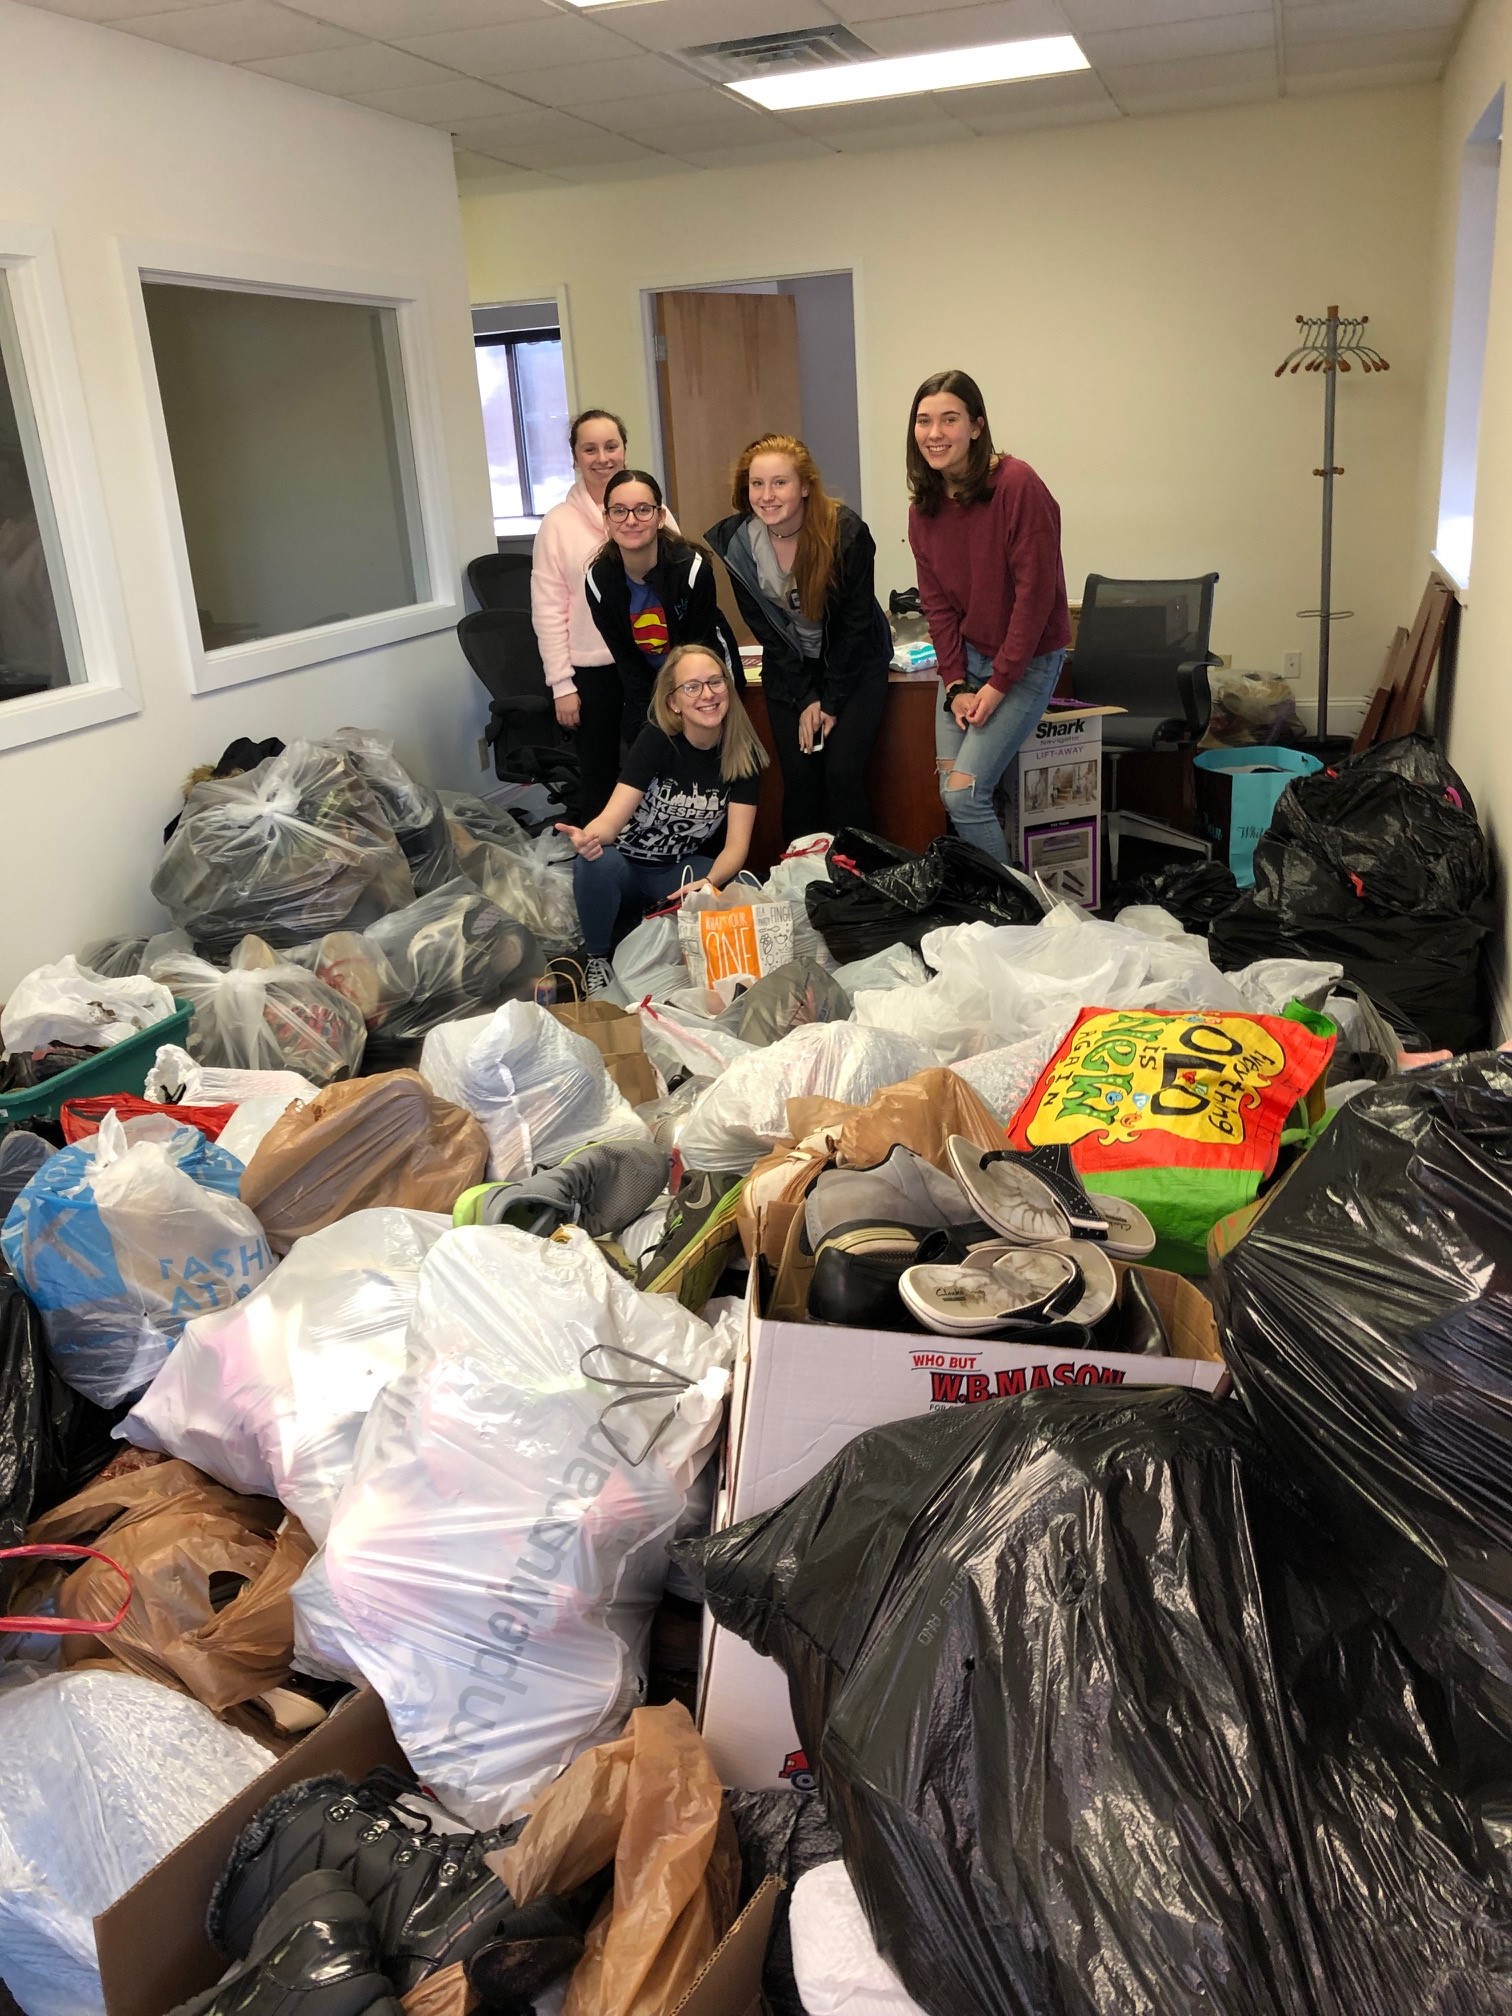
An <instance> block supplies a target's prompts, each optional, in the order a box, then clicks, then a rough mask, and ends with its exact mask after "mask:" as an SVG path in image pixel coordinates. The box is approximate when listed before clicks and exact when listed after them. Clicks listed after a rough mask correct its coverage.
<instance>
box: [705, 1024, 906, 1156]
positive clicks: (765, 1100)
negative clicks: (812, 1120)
mask: <svg viewBox="0 0 1512 2016" xmlns="http://www.w3.org/2000/svg"><path fill="white" fill-rule="evenodd" d="M938 1061H939V1059H938V1058H937V1057H936V1055H935V1053H934V1051H933V1049H931V1048H929V1047H927V1046H926V1045H925V1044H923V1043H920V1042H916V1041H915V1040H914V1039H913V1038H912V1037H909V1036H903V1035H898V1034H895V1033H894V1032H893V1031H891V1030H885V1029H863V1028H861V1027H859V1026H858V1025H857V1024H856V1023H854V1022H811V1023H809V1024H808V1025H807V1027H805V1028H802V1029H795V1030H794V1031H793V1032H792V1034H791V1035H790V1036H784V1037H783V1038H782V1040H781V1042H780V1043H773V1044H772V1045H771V1046H770V1047H769V1048H768V1049H765V1050H755V1051H752V1052H751V1053H750V1054H749V1055H748V1056H745V1057H741V1058H738V1059H737V1060H736V1061H735V1062H734V1063H733V1064H731V1065H730V1066H729V1068H728V1069H727V1070H726V1071H725V1072H724V1073H723V1074H722V1075H721V1076H720V1077H718V1078H716V1079H715V1080H714V1083H713V1084H712V1085H711V1086H710V1087H709V1089H708V1090H707V1091H706V1092H705V1093H704V1094H703V1096H702V1097H701V1098H700V1099H699V1101H698V1103H697V1105H696V1106H695V1107H694V1108H693V1110H692V1112H691V1113H690V1114H689V1115H688V1118H687V1120H686V1122H685V1123H684V1125H683V1130H682V1135H681V1140H680V1144H679V1145H680V1147H681V1151H682V1158H683V1163H684V1165H685V1166H686V1167H687V1168H689V1169H709V1170H728V1171H730V1172H731V1173H737V1172H740V1171H744V1170H747V1169H749V1168H750V1167H751V1165H752V1164H753V1163H754V1162H756V1161H757V1160H758V1159H759V1158H760V1157H761V1156H763V1155H765V1154H766V1153H767V1152H768V1150H769V1149H771V1148H772V1147H773V1146H775V1144H776V1143H777V1142H779V1141H785V1140H786V1139H787V1138H788V1134H789V1128H788V1111H787V1108H788V1101H789V1099H815V1098H817V1099H839V1100H842V1101H843V1102H844V1103H845V1104H846V1105H850V1106H864V1105H865V1104H866V1102H867V1100H868V1099H870V1098H871V1096H872V1094H873V1093H875V1092H880V1091H881V1089H882V1087H883V1086H884V1085H893V1084H896V1082H897V1081H898V1079H900V1078H911V1077H912V1076H913V1075H914V1073H915V1072H916V1071H924V1070H927V1069H928V1068H929V1066H930V1065H932V1064H936V1063H938Z"/></svg>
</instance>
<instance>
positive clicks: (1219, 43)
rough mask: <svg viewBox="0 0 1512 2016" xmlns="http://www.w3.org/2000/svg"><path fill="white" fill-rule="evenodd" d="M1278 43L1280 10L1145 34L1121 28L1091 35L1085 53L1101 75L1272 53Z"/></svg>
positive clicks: (1161, 27)
mask: <svg viewBox="0 0 1512 2016" xmlns="http://www.w3.org/2000/svg"><path fill="white" fill-rule="evenodd" d="M1275 40H1276V16H1275V10H1274V9H1273V8H1270V7H1265V8H1255V9H1253V11H1252V12H1250V13H1247V14H1215V15H1213V16H1212V17H1211V18H1210V19H1209V20H1206V21H1169V22H1165V23H1157V24H1153V25H1151V26H1149V27H1146V28H1120V29H1117V30H1116V31H1115V32H1114V33H1112V34H1104V35H1088V36H1087V37H1086V40H1085V42H1084V43H1083V47H1084V48H1085V50H1086V52H1087V54H1088V56H1089V57H1090V58H1091V59H1092V62H1093V64H1094V65H1095V66H1096V67H1097V68H1098V69H1099V70H1101V69H1104V68H1107V69H1110V70H1111V69H1123V68H1127V67H1128V66H1129V65H1130V64H1133V63H1172V62H1179V61H1180V59H1181V58H1182V57H1184V56H1226V55H1228V54H1229V53H1230V52H1231V51H1233V50H1236V49H1271V48H1274V46H1275Z"/></svg>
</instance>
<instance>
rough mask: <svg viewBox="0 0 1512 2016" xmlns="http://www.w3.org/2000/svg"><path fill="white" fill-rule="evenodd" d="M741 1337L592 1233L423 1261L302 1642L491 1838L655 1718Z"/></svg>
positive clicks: (447, 1250) (473, 1245)
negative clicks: (629, 1720) (682, 1557)
mask: <svg viewBox="0 0 1512 2016" xmlns="http://www.w3.org/2000/svg"><path fill="white" fill-rule="evenodd" d="M733 1336H734V1333H733V1330H732V1329H731V1330H725V1331H723V1332H717V1331H714V1330H711V1329H710V1328H709V1327H708V1325H707V1324H705V1323H702V1322H700V1320H699V1319H698V1318H697V1317H695V1316H691V1315H690V1314H689V1313H688V1311H687V1310H685V1309H682V1308H681V1307H679V1306H678V1305H677V1304H676V1303H675V1302H674V1301H673V1300H672V1299H671V1298H670V1297H668V1296H664V1295H642V1294H640V1293H639V1292H638V1291H637V1290H636V1289H635V1288H633V1287H632V1286H631V1285H630V1283H629V1282H628V1281H626V1280H624V1279H623V1278H622V1277H621V1276H620V1275H618V1274H617V1273H616V1272H615V1271H614V1270H613V1269H612V1268H611V1267H610V1266H609V1265H608V1263H607V1262H606V1261H605V1259H604V1258H603V1256H602V1254H600V1252H599V1251H598V1249H597V1247H596V1246H595V1245H594V1244H593V1242H592V1240H590V1239H589V1238H588V1237H587V1235H586V1234H584V1233H583V1232H581V1231H577V1230H574V1231H571V1232H568V1233H567V1234H566V1235H565V1236H564V1237H561V1238H557V1239H551V1240H544V1239H536V1238H533V1237H531V1235H530V1234H528V1233H525V1232H517V1231H515V1230H514V1229H513V1228H512V1227H509V1226H469V1227H465V1228H463V1229H461V1230H458V1231H454V1232H450V1233H447V1234H446V1235H445V1236H444V1237H443V1238H441V1239H440V1240H438V1242H437V1243H436V1245H435V1246H433V1247H432V1249H431V1251H430V1252H429V1253H428V1254H427V1255H426V1258H425V1260H424V1262H423V1264H422V1266H421V1269H420V1287H419V1299H418V1302H417V1306H416V1309H415V1314H414V1318H413V1321H412V1324H411V1327H410V1342H409V1353H408V1362H407V1363H406V1366H405V1369H404V1371H403V1372H402V1373H401V1374H400V1376H399V1377H398V1378H397V1379H394V1380H391V1381H390V1383H389V1384H388V1385H387V1386H386V1387H385V1388H384V1389H383V1391H382V1393H381V1394H380V1395H379V1396H378V1399H377V1400H376V1401H375V1402H374V1405H373V1408H372V1411H371V1413H370V1414H369V1415H368V1418H367V1421H366V1423H365V1425H364V1427H363V1430H362V1434H361V1437H360V1439H359V1442H358V1448H357V1459H356V1467H355V1470H354V1472H353V1475H352V1478H351V1481H350V1482H349V1483H348V1485H347V1487H346V1489H345V1490H344V1491H343V1493H342V1495H341V1499H340V1502H339V1504H338V1505H337V1508H336V1516H335V1518H334V1520H333V1522H332V1525H331V1530H330V1534H329V1536H328V1538H327V1542H326V1547H325V1553H324V1565H323V1570H322V1573H321V1574H320V1575H317V1576H315V1577H313V1578H312V1579H311V1590H312V1592H313V1593H314V1594H315V1595H316V1598H317V1601H318V1602H321V1601H323V1603H324V1605H325V1606H326V1607H325V1611H324V1614H322V1615H320V1616H318V1617H317V1618H316V1619H315V1620H314V1630H313V1632H310V1633H308V1636H307V1637H306V1642H309V1638H310V1637H313V1640H314V1642H315V1643H316V1644H317V1645H322V1644H331V1643H333V1644H334V1645H335V1646H336V1647H337V1648H338V1649H339V1651H340V1653H341V1656H343V1657H344V1658H345V1659H346V1660H348V1661H349V1662H350V1663H351V1664H352V1665H354V1666H356V1667H358V1668H359V1669H360V1670H361V1672H362V1673H363V1674H364V1675H365V1676H366V1678H367V1679H368V1680H369V1681H370V1682H371V1684H372V1685H373V1686H374V1687H375V1688H376V1689H377V1691H378V1692H379V1694H380V1695H381V1696H382V1697H383V1701H384V1705H385V1706H386V1708H387V1709H388V1713H389V1720H390V1721H391V1723H392V1724H393V1728H394V1733H395V1735H396V1736H397V1737H398V1739H399V1741H400V1743H401V1744H402V1745H403V1747H404V1750H405V1753H406V1755H407V1756H408V1757H409V1759H410V1761H411V1762H412V1763H413V1764H414V1766H415V1769H416V1771H417V1772H418V1774H419V1775H420V1777H421V1778H422V1779H423V1780H424V1782H425V1783H426V1784H428V1785H430V1786H431V1787H433V1788H434V1790H435V1791H436V1792H437V1793H438V1794H439V1796H440V1797H441V1798H442V1799H444V1800H445V1801H446V1803H447V1804H448V1805H449V1806H450V1807H452V1808H453V1810H454V1811H456V1812H457V1813H459V1814H461V1815H462V1816H463V1817H465V1818H466V1819H468V1820H469V1821H470V1822H471V1823H472V1824H473V1825H474V1826H478V1827H490V1826H494V1825H496V1824H497V1823H498V1822H499V1821H500V1820H502V1819H503V1818H504V1817H505V1816H506V1815H507V1814H509V1813H512V1812H517V1811H519V1810H521V1809H522V1808H523V1807H525V1806H527V1805H528V1804H530V1803H531V1801H532V1800H533V1798H534V1796H535V1795H536V1794H537V1793H539V1792H540V1791H541V1790H542V1789H543V1788H544V1787H545V1786H547V1785H548V1784H550V1782H551V1781H552V1779H554V1778H555V1777H556V1776H557V1774H558V1773H559V1772H561V1771H562V1770H563V1769H565V1767H566V1766H567V1765H568V1764H569V1763H570V1762H571V1760H572V1759H573V1757H575V1756H576V1755H577V1754H578V1752H579V1751H581V1750H584V1749H586V1748H588V1747H589V1746H590V1745H591V1744H593V1743H596V1742H599V1741H601V1740H603V1739H604V1738H605V1737H607V1736H611V1735H614V1734H617V1733H618V1731H619V1730H620V1728H621V1727H622V1726H623V1724H624V1721H625V1718H626V1716H627V1715H628V1713H629V1712H630V1710H631V1709H632V1708H634V1707H635V1706H637V1705H638V1704H639V1702H640V1700H641V1698H642V1696H643V1693H644V1674H645V1668H644V1663H643V1661H644V1643H645V1637H646V1634H647V1632H648V1630H649V1626H650V1620H651V1613H652V1609H653V1607H654V1605H655V1603H656V1601H657V1599H658V1596H659V1594H660V1591H661V1588H662V1584H663V1582H664V1580H665V1576H666V1569H667V1559H666V1541H667V1538H668V1536H669V1535H670V1534H671V1532H672V1531H673V1529H674V1528H675V1526H676V1524H677V1522H678V1519H679V1518H680V1516H681V1514H682V1510H683V1506H684V1504H685V1501H686V1497H687V1492H688V1488H689V1486H690V1484H691V1483H692V1481H693V1478H694V1476H695V1475H696V1473H697V1471H698V1470H699V1468H700V1467H701V1465H702V1463H703V1461H704V1459H705V1457H706V1456H707V1453H708V1451H709V1449H710V1447H711V1446H712V1443H713V1441H714V1438H715V1437H716V1435H717V1433H718V1430H719V1426H720V1423H721V1421H722V1419H723V1411H724V1396H725V1391H726V1388H727V1386H728V1383H729V1377H728V1371H727V1370H726V1369H725V1368H727V1367H728V1365H729V1363H730V1360H731V1356H732V1354H733ZM322 1581H323V1583H324V1595H323V1598H322V1596H321V1584H322ZM306 1600H307V1592H306V1589H305V1584H304V1582H303V1581H301V1583H300V1585H299V1587H298V1588H297V1589H296V1591H295V1605H296V1608H297V1609H303V1607H304V1605H305V1603H306ZM305 1632H308V1626H302V1633H305Z"/></svg>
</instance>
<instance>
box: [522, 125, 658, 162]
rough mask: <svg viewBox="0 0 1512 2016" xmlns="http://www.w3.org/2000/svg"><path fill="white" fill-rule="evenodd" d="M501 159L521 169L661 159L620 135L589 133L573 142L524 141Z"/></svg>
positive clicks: (578, 136)
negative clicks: (511, 162)
mask: <svg viewBox="0 0 1512 2016" xmlns="http://www.w3.org/2000/svg"><path fill="white" fill-rule="evenodd" d="M499 158H500V160H508V161H513V162H514V163H515V165H516V166H517V167H520V168H547V169H555V168H585V167H589V166H591V165H592V164H593V163H595V162H602V161H652V160H656V159H658V158H660V157H658V156H657V154H656V153H655V151H654V150H653V149H652V148H650V147H642V146H640V145H639V144H638V143H637V142H636V141H634V140H626V139H623V138H622V137H621V136H620V135H619V134H618V133H586V134H578V135H574V137H573V138H572V139H570V140H522V141H520V142H519V143H518V145H512V146H511V147H510V148H509V150H508V152H507V153H501V154H500V156H499Z"/></svg>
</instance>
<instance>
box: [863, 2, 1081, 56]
mask: <svg viewBox="0 0 1512 2016" xmlns="http://www.w3.org/2000/svg"><path fill="white" fill-rule="evenodd" d="M828 4H829V7H830V10H831V12H832V13H835V14H838V15H839V17H840V19H841V20H842V21H845V22H848V23H849V24H850V25H851V26H852V27H853V28H854V29H855V30H856V32H857V34H859V35H860V37H861V39H862V41H864V42H869V41H870V40H871V24H872V23H873V22H880V21H901V20H905V19H906V18H907V17H908V16H909V15H910V14H913V15H915V16H925V17H927V18H928V19H930V20H934V19H935V18H936V17H937V16H938V17H939V18H940V19H942V20H948V19H949V17H950V16H951V15H952V14H961V15H965V14H974V13H986V12H988V11H992V12H1001V11H1003V10H1002V7H1001V6H994V7H993V8H992V9H991V10H989V9H988V8H987V7H985V6H984V5H983V0H948V4H946V5H943V6H938V7H933V6H929V5H927V4H922V0H919V4H916V5H915V6H914V7H912V8H909V7H908V6H907V5H905V4H904V0H828ZM1015 4H1017V5H1020V6H1022V7H1023V8H1024V9H1025V10H1026V18H1028V19H1032V20H1037V19H1038V18H1039V17H1040V16H1041V15H1045V16H1047V17H1054V19H1055V25H1054V26H1053V27H1046V28H1024V29H1020V30H1017V31H1015V32H1017V33H1020V34H1024V35H1067V34H1069V33H1070V31H1071V23H1070V22H1069V21H1068V20H1067V18H1066V15H1065V10H1064V8H1063V7H1061V6H1060V5H1059V4H1058V0H1015ZM960 39H961V41H962V42H970V41H975V40H977V39H978V38H977V37H975V36H973V35H969V34H964V33H963V34H962V35H961V37H960ZM940 46H941V47H942V48H948V47H949V46H950V44H949V43H942V44H941V45H940Z"/></svg>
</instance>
